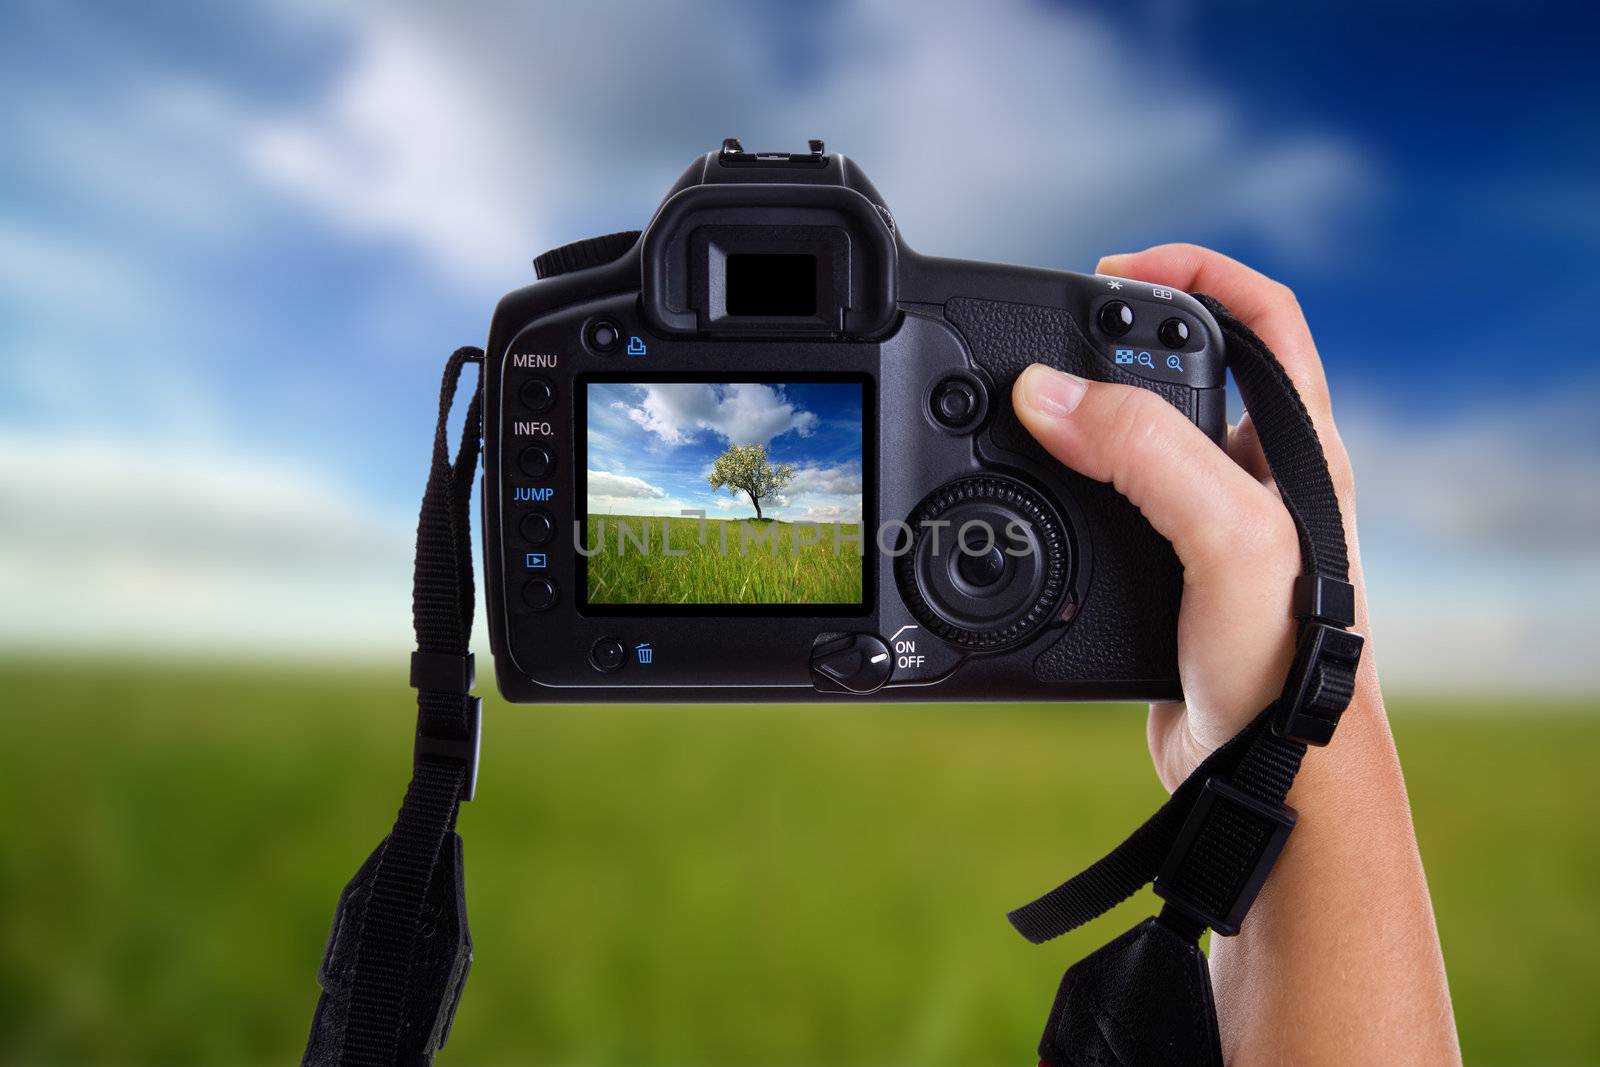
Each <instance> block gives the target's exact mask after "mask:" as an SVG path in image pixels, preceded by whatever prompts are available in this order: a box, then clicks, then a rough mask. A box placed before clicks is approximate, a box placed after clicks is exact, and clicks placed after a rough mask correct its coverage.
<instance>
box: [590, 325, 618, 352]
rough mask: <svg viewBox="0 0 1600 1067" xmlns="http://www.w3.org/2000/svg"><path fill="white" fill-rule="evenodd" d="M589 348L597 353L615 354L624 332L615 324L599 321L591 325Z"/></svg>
mask: <svg viewBox="0 0 1600 1067" xmlns="http://www.w3.org/2000/svg"><path fill="white" fill-rule="evenodd" d="M588 340H589V347H590V348H592V349H594V350H595V351H596V352H615V351H616V350H617V342H618V341H620V340H622V330H621V329H620V328H619V327H618V326H617V324H616V323H614V322H608V321H606V320H605V319H598V320H596V321H594V322H591V323H590V324H589V333H588Z"/></svg>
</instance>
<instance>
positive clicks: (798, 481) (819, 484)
mask: <svg viewBox="0 0 1600 1067" xmlns="http://www.w3.org/2000/svg"><path fill="white" fill-rule="evenodd" d="M785 492H787V493H788V494H789V495H790V496H800V495H802V494H805V493H824V494H828V495H833V496H860V495H861V465H860V464H859V463H841V464H838V465H837V466H833V467H821V466H817V465H815V464H810V465H807V466H803V467H797V468H795V472H794V477H793V478H791V479H790V480H789V484H788V485H787V486H785Z"/></svg>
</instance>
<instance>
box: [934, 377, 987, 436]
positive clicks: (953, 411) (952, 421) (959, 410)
mask: <svg viewBox="0 0 1600 1067" xmlns="http://www.w3.org/2000/svg"><path fill="white" fill-rule="evenodd" d="M977 410H978V392H977V390H975V389H974V388H972V383H971V382H967V381H964V380H962V379H960V378H947V379H945V380H944V381H942V382H940V383H939V384H938V386H937V387H936V388H935V389H934V391H933V417H934V418H936V419H938V420H939V421H940V422H942V423H943V424H944V425H946V426H962V425H964V424H965V423H966V422H967V421H968V420H969V419H971V418H972V415H973V412H975V411H977Z"/></svg>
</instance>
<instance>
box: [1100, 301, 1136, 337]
mask: <svg viewBox="0 0 1600 1067" xmlns="http://www.w3.org/2000/svg"><path fill="white" fill-rule="evenodd" d="M1099 317H1100V329H1102V330H1104V331H1105V332H1106V333H1108V334H1110V335H1111V336H1112V337H1121V336H1122V335H1123V334H1125V333H1127V332H1128V331H1129V330H1131V329H1133V309H1132V308H1131V307H1129V306H1128V305H1127V304H1124V303H1123V302H1122V301H1120V300H1112V301H1109V302H1108V303H1105V304H1102V305H1100V316H1099Z"/></svg>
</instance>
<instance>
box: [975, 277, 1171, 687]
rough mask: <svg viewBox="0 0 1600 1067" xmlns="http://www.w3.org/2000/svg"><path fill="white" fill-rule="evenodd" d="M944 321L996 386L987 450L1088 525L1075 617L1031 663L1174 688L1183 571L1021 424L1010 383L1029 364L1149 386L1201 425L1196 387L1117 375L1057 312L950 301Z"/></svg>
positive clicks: (1116, 504) (1126, 507) (1100, 489)
mask: <svg viewBox="0 0 1600 1067" xmlns="http://www.w3.org/2000/svg"><path fill="white" fill-rule="evenodd" d="M945 317H946V319H947V320H948V321H949V322H950V323H951V325H953V326H955V328H956V329H957V330H958V331H959V332H960V333H961V335H962V337H963V338H964V339H965V340H966V342H967V347H968V348H969V349H970V350H971V352H972V358H973V359H974V360H975V361H976V362H977V363H978V364H979V366H981V367H982V368H983V369H984V370H985V371H987V372H988V374H989V376H990V377H991V379H992V380H993V381H994V383H995V391H996V392H995V404H994V416H993V418H992V419H991V422H990V425H989V428H988V431H987V432H988V434H989V436H990V439H991V440H992V441H993V442H994V444H995V445H996V446H997V447H999V448H1001V449H1004V450H1005V451H1007V452H1010V453H1012V454H1014V455H1017V456H1020V457H1023V458H1024V459H1026V460H1027V461H1029V462H1028V465H1029V466H1030V467H1031V468H1032V469H1033V470H1035V471H1038V472H1041V474H1042V475H1043V476H1044V477H1045V478H1046V479H1047V481H1048V482H1049V483H1050V485H1051V488H1052V489H1054V490H1055V491H1056V492H1058V493H1060V494H1062V495H1063V496H1068V497H1072V498H1074V499H1075V500H1076V501H1077V502H1078V504H1079V505H1080V508H1079V510H1080V511H1081V513H1082V514H1083V515H1084V516H1085V517H1086V518H1085V521H1086V522H1087V524H1088V526H1089V529H1087V530H1085V531H1080V532H1079V537H1080V540H1087V542H1088V545H1089V548H1090V551H1089V552H1088V553H1080V558H1085V557H1086V558H1088V559H1089V560H1090V561H1091V562H1090V564H1089V565H1090V566H1091V568H1092V570H1091V573H1090V579H1089V589H1088V592H1087V594H1086V596H1085V598H1084V603H1083V605H1082V606H1081V608H1080V610H1079V612H1078V614H1077V616H1076V618H1074V619H1073V621H1072V624H1071V625H1070V626H1068V627H1067V628H1066V630H1065V631H1064V632H1063V633H1062V635H1061V636H1060V638H1059V639H1057V640H1056V641H1054V642H1052V643H1051V644H1050V645H1049V646H1048V647H1047V648H1045V650H1044V651H1043V652H1041V653H1040V655H1039V657H1038V659H1036V660H1035V661H1034V665H1033V670H1034V674H1035V675H1036V676H1037V677H1038V678H1039V679H1040V680H1041V681H1046V682H1066V681H1073V680H1081V679H1086V678H1092V679H1103V680H1108V681H1156V682H1162V683H1167V684H1168V685H1170V688H1171V690H1172V692H1173V694H1174V696H1176V695H1177V692H1178V681H1177V678H1178V636H1177V635H1178V603H1179V597H1180V595H1181V592H1182V588H1183V571H1182V567H1181V565H1180V564H1179V563H1178V558H1177V555H1176V554H1175V553H1174V552H1173V551H1172V546H1171V545H1170V544H1169V543H1168V542H1167V540H1166V539H1165V538H1164V537H1162V536H1161V535H1160V534H1158V533H1156V531H1155V530H1154V529H1153V528H1152V527H1151V526H1150V524H1149V523H1148V522H1146V521H1145V518H1144V516H1143V515H1141V514H1139V511H1138V509H1137V508H1135V507H1134V506H1133V505H1132V504H1130V503H1129V502H1128V500H1127V498H1126V497H1124V496H1122V494H1120V493H1118V492H1117V491H1116V490H1115V489H1113V488H1112V487H1111V486H1109V485H1106V484H1104V483H1102V482H1097V481H1094V480H1092V479H1089V478H1085V477H1083V476H1082V475H1080V474H1078V473H1077V472H1075V471H1072V470H1069V469H1067V468H1066V467H1063V466H1062V465H1061V464H1060V463H1059V462H1058V461H1057V460H1056V459H1055V458H1054V457H1053V456H1051V455H1050V454H1049V453H1047V452H1046V451H1045V450H1044V449H1043V448H1042V447H1040V445H1039V444H1038V442H1036V441H1035V440H1034V439H1033V437H1032V435H1031V434H1029V433H1028V431H1027V430H1026V429H1024V428H1023V426H1022V423H1021V422H1020V421H1018V419H1017V416H1016V413H1015V412H1014V411H1013V410H1012V408H1011V403H1010V395H1011V385H1012V383H1013V382H1015V381H1016V379H1017V376H1018V375H1019V374H1021V373H1022V371H1023V370H1024V369H1025V368H1026V367H1027V366H1028V365H1029V364H1032V363H1043V364H1045V365H1046V366H1050V367H1054V368H1055V369H1057V370H1063V371H1067V372H1068V373H1071V374H1076V375H1079V376H1080V377H1084V378H1092V379H1096V380H1099V381H1110V382H1119V383H1122V384H1125V385H1133V386H1136V387H1138V388H1142V389H1149V390H1150V391H1151V392H1154V393H1156V394H1158V395H1160V396H1161V397H1162V398H1163V399H1165V400H1167V401H1168V402H1169V403H1171V404H1172V405H1173V406H1174V407H1176V408H1177V409H1178V410H1179V411H1181V412H1183V413H1184V416H1185V417H1186V418H1188V419H1189V420H1190V421H1198V412H1199V399H1198V394H1199V392H1200V391H1199V390H1197V389H1193V388H1190V387H1188V386H1185V385H1182V384H1176V383H1164V382H1152V381H1147V380H1145V379H1142V378H1136V377H1134V376H1132V375H1129V374H1126V373H1124V372H1122V371H1119V370H1118V369H1117V368H1116V367H1115V366H1114V365H1113V364H1112V363H1111V362H1110V361H1109V360H1107V359H1106V358H1105V356H1103V355H1102V354H1101V353H1100V352H1098V351H1097V350H1096V349H1095V347H1094V345H1093V344H1092V343H1091V342H1090V340H1089V338H1088V337H1086V336H1085V335H1084V333H1083V330H1082V329H1081V328H1080V327H1079V326H1078V323H1077V321H1076V320H1075V319H1074V318H1073V316H1072V314H1071V313H1070V312H1068V311H1067V310H1065V309H1063V308H1054V307H1044V306H1040V305H1035V304H1017V303H1011V302H1008V301H998V300H978V299H973V298H969V297H957V298H955V299H953V300H950V301H949V302H947V303H946V304H945Z"/></svg>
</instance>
